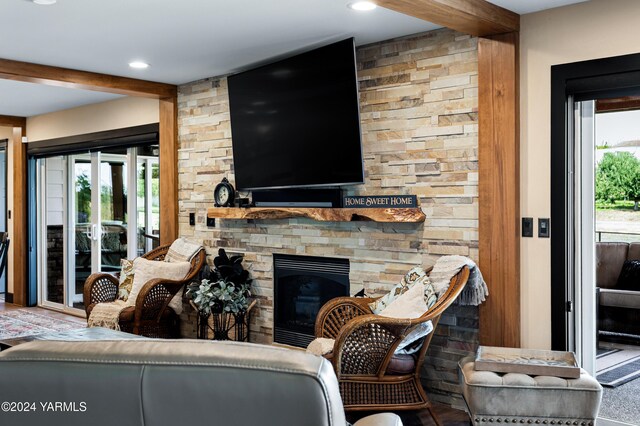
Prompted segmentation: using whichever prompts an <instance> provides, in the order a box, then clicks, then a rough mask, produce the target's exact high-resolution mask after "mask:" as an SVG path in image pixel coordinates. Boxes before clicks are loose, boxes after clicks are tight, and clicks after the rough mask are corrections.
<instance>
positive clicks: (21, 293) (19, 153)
mask: <svg viewBox="0 0 640 426" xmlns="http://www.w3.org/2000/svg"><path fill="white" fill-rule="evenodd" d="M26 135H27V125H26V119H25V120H24V122H23V124H22V126H20V127H14V128H13V137H12V138H11V141H10V143H11V144H12V150H13V171H12V173H13V209H12V210H11V218H12V220H13V229H11V230H10V234H9V238H11V243H10V244H11V246H10V247H12V249H13V264H12V265H11V267H12V268H13V303H14V304H16V305H20V306H26V305H27V303H28V300H27V291H28V289H27V282H28V280H27V264H28V259H29V253H28V251H27V250H28V239H27V222H28V218H27V144H24V143H22V137H23V136H26Z"/></svg>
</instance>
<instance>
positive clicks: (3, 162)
mask: <svg viewBox="0 0 640 426" xmlns="http://www.w3.org/2000/svg"><path fill="white" fill-rule="evenodd" d="M6 231H7V141H6V140H3V141H0V232H6ZM7 257H8V253H7V254H6V255H5V257H4V258H3V257H2V256H0V262H4V268H3V267H2V265H0V271H2V272H0V297H4V294H5V293H6V292H7V266H8V263H9V262H8V259H7Z"/></svg>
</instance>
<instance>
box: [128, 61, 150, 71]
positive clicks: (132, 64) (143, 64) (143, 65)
mask: <svg viewBox="0 0 640 426" xmlns="http://www.w3.org/2000/svg"><path fill="white" fill-rule="evenodd" d="M129 66H130V67H131V68H136V69H139V70H143V69H145V68H149V64H148V63H146V62H142V61H133V62H129Z"/></svg>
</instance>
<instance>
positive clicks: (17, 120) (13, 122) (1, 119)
mask: <svg viewBox="0 0 640 426" xmlns="http://www.w3.org/2000/svg"><path fill="white" fill-rule="evenodd" d="M26 125H27V119H26V117H15V116H13V115H0V126H2V127H25V126H26Z"/></svg>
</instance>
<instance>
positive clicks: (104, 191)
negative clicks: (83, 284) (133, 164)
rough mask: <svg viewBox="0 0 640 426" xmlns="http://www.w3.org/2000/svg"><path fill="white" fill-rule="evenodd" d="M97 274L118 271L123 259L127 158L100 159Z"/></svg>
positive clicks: (122, 156)
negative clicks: (99, 244) (99, 217)
mask: <svg viewBox="0 0 640 426" xmlns="http://www.w3.org/2000/svg"><path fill="white" fill-rule="evenodd" d="M100 215H101V219H102V220H101V223H100V231H101V238H100V242H101V246H100V264H99V265H96V266H97V267H96V269H97V270H98V271H100V272H107V273H114V272H118V271H119V270H120V259H126V258H127V224H128V215H127V157H126V156H125V155H106V154H104V155H101V157H100Z"/></svg>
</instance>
